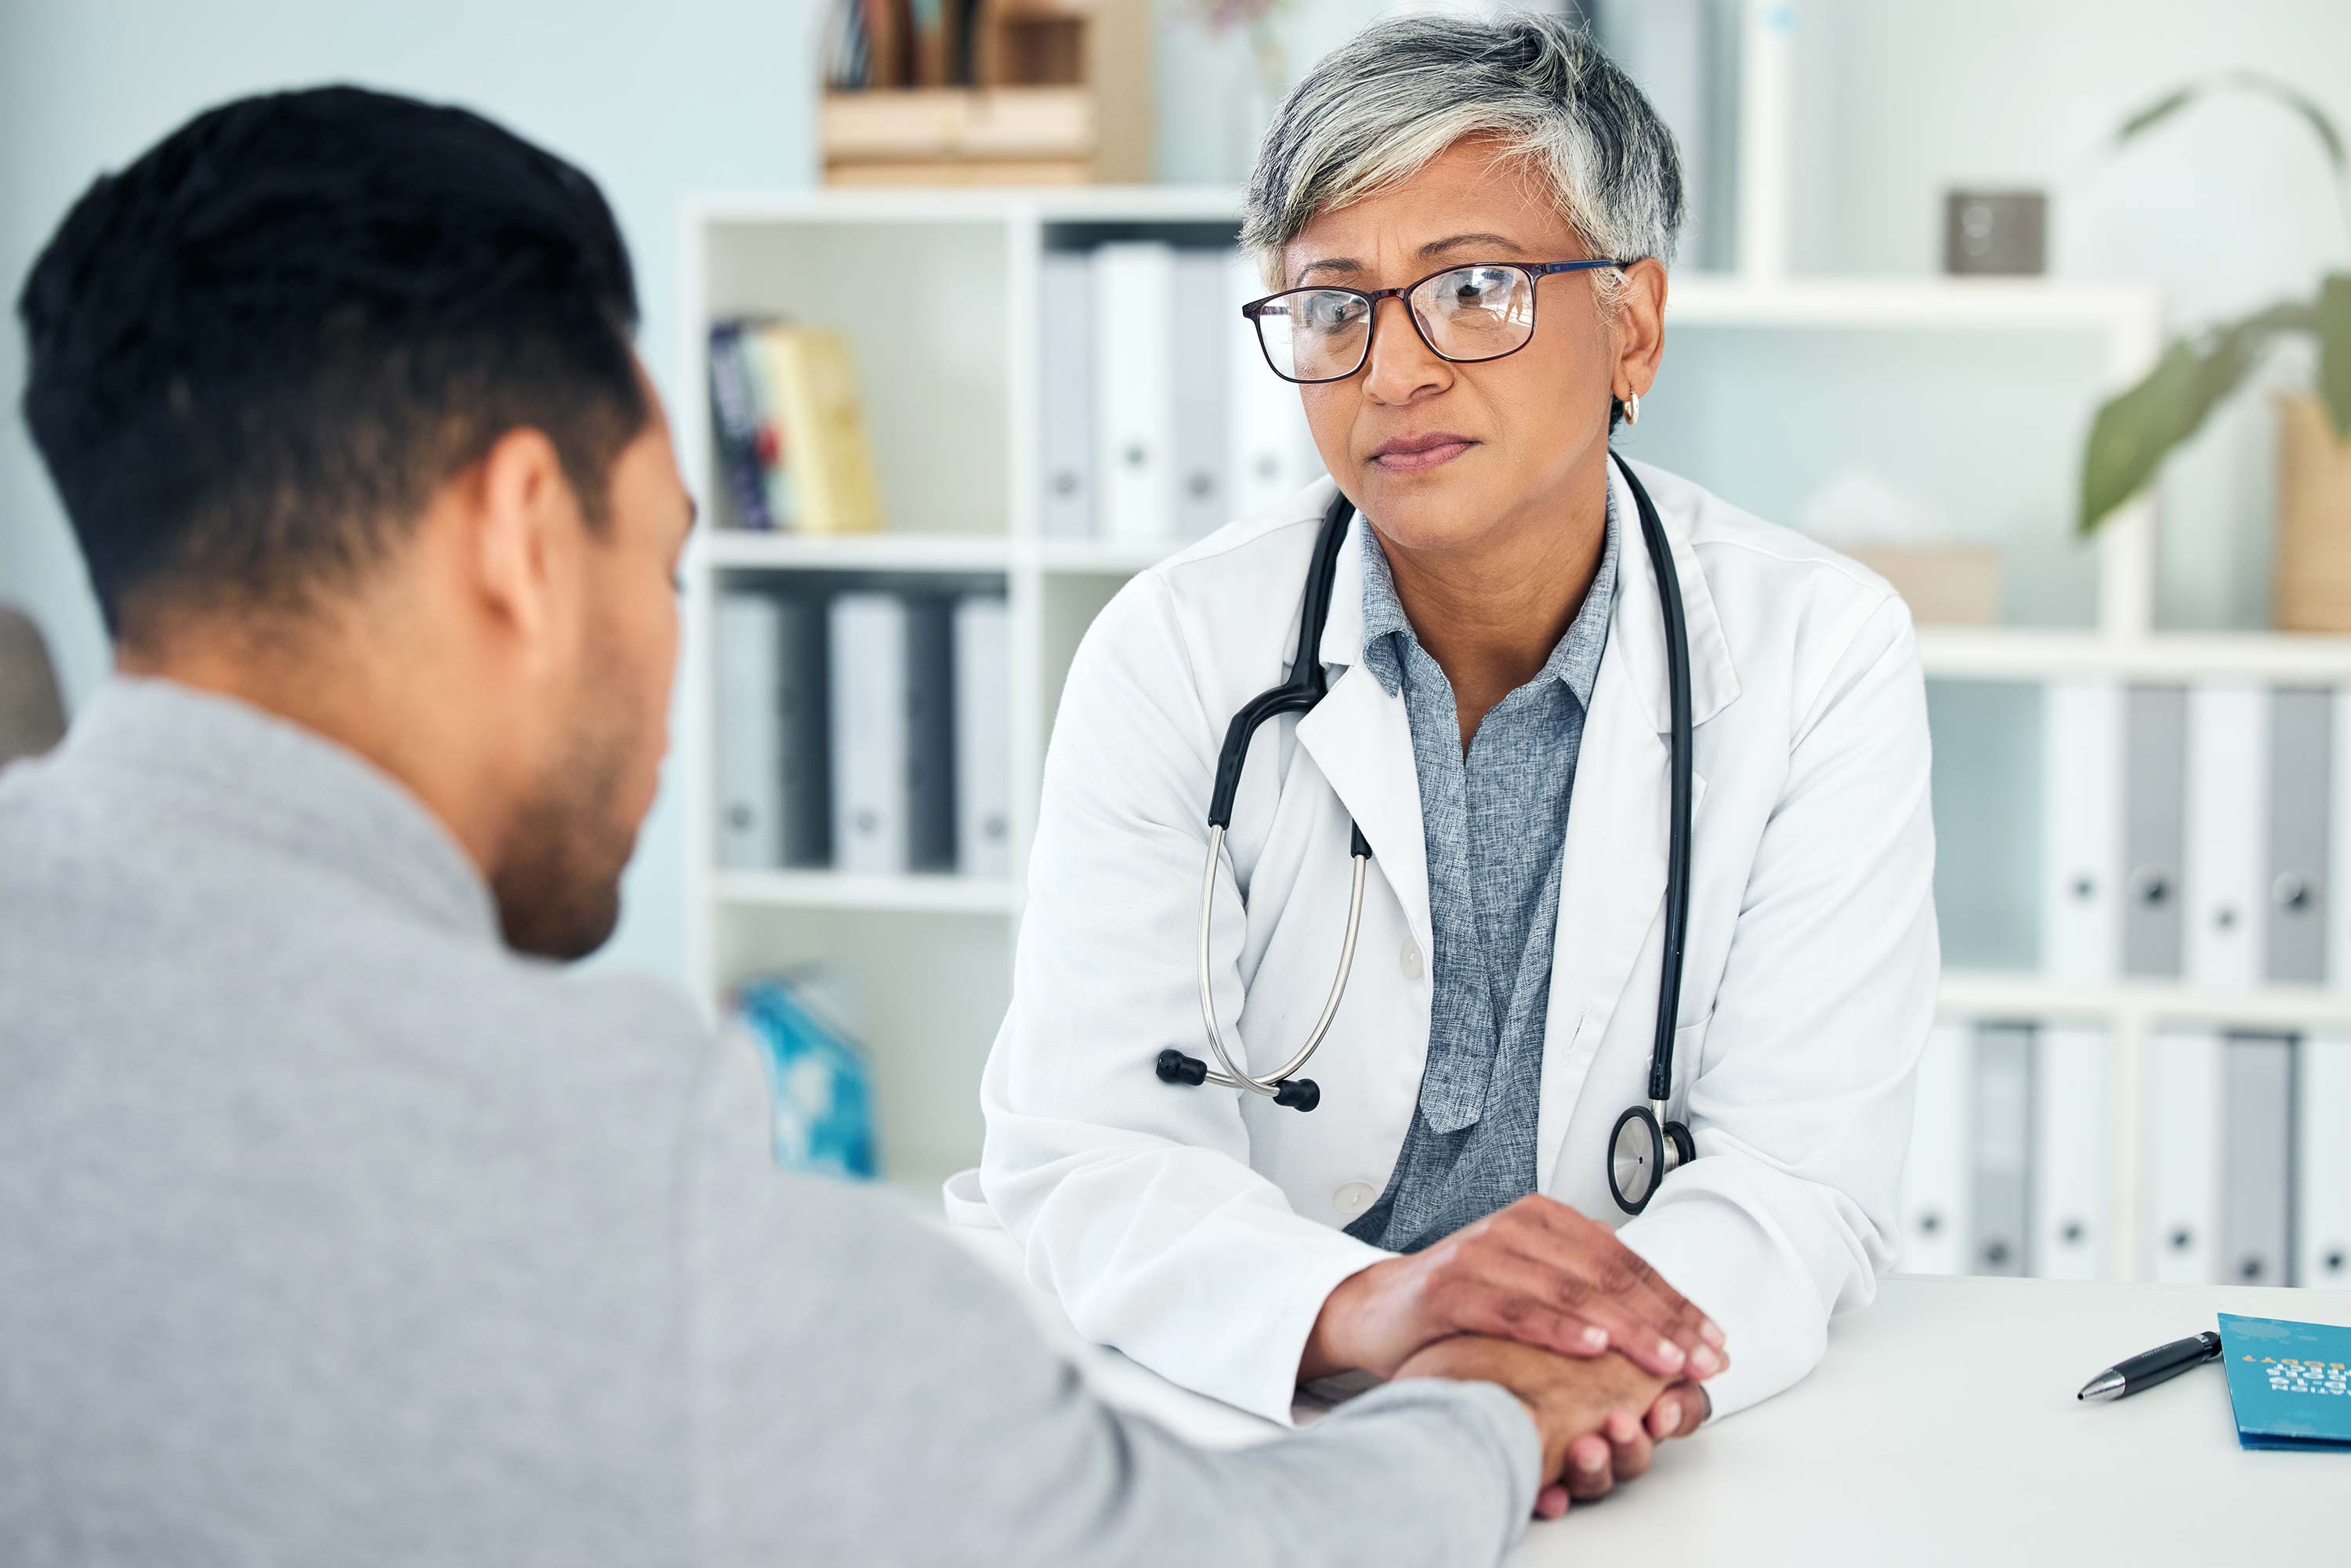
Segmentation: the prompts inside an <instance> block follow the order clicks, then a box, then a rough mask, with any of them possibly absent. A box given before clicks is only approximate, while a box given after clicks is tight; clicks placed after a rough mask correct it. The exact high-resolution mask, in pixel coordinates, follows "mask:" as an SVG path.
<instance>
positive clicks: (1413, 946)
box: [1396, 936, 1420, 980]
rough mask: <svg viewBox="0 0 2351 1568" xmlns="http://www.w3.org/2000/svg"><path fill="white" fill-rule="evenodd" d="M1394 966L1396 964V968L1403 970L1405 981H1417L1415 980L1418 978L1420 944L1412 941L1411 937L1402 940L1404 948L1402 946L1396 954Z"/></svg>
mask: <svg viewBox="0 0 2351 1568" xmlns="http://www.w3.org/2000/svg"><path fill="white" fill-rule="evenodd" d="M1396 964H1397V967H1400V968H1402V969H1403V970H1404V977H1405V979H1407V980H1417V979H1419V978H1420V944H1419V943H1417V942H1415V941H1414V940H1413V939H1412V938H1411V937H1409V936H1407V937H1405V940H1404V946H1403V948H1402V949H1401V950H1399V951H1398V952H1397V954H1396Z"/></svg>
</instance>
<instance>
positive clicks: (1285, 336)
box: [1241, 261, 1633, 386]
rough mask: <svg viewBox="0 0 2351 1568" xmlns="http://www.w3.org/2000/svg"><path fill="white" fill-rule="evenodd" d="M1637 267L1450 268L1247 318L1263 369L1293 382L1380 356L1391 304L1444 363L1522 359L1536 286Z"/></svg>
mask: <svg viewBox="0 0 2351 1568" xmlns="http://www.w3.org/2000/svg"><path fill="white" fill-rule="evenodd" d="M1632 265H1633V264H1632V263H1631V262H1629V261H1492V262H1479V263H1478V264H1477V265H1476V266H1474V267H1447V268H1446V269H1445V270H1444V271H1443V272H1432V273H1430V274H1429V275H1428V276H1427V277H1424V278H1422V279H1421V280H1420V281H1419V282H1417V283H1408V284H1406V285H1405V286H1404V287H1402V288H1379V289H1374V290H1373V291H1372V292H1370V293H1368V294H1366V293H1364V291H1363V290H1362V289H1359V288H1290V289H1285V290H1284V291H1282V292H1281V293H1280V294H1270V295H1268V296H1266V298H1263V299H1253V300H1251V301H1250V302H1249V303H1248V304H1247V305H1244V306H1242V307H1241V314H1242V315H1244V316H1246V317H1248V318H1249V320H1251V321H1252V322H1254V323H1256V325H1257V340H1258V346H1259V348H1261V349H1263V350H1265V362H1266V363H1267V364H1269V365H1271V366H1272V367H1273V373H1274V374H1275V375H1278V376H1280V378H1281V379H1282V380H1284V381H1286V382H1299V383H1300V384H1301V385H1306V386H1311V385H1313V384H1314V383H1316V382H1339V381H1344V380H1346V379H1347V378H1348V377H1349V376H1352V375H1353V374H1354V373H1355V372H1356V371H1360V370H1362V369H1363V368H1364V361H1365V360H1367V359H1369V358H1371V354H1372V327H1373V324H1374V321H1375V320H1376V319H1377V312H1378V309H1379V303H1380V301H1381V300H1383V299H1387V298H1398V299H1402V300H1403V301H1404V306H1405V311H1406V313H1407V314H1409V315H1410V316H1411V317H1412V329H1413V330H1414V331H1416V332H1417V333H1419V334H1420V340H1421V341H1422V342H1424V343H1426V344H1427V345H1428V351H1429V352H1430V353H1432V354H1435V355H1436V356H1437V358H1438V359H1441V360H1450V361H1453V362H1454V363H1455V364H1457V365H1468V364H1475V363H1477V362H1478V361H1481V360H1499V359H1500V358H1501V357H1502V356H1503V355H1505V354H1515V353H1517V352H1518V351H1519V350H1520V349H1523V348H1525V347H1526V346H1527V344H1528V343H1529V342H1530V341H1531V340H1532V339H1533V337H1534V335H1535V280H1536V279H1537V278H1541V277H1549V276H1550V275H1551V274H1552V273H1554V272H1592V271H1595V270H1597V269H1599V268H1602V267H1630V266H1632Z"/></svg>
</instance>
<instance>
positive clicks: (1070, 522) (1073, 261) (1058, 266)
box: [1037, 250, 1094, 538]
mask: <svg viewBox="0 0 2351 1568" xmlns="http://www.w3.org/2000/svg"><path fill="white" fill-rule="evenodd" d="M1093 276H1094V271H1093V257H1092V255H1090V254H1089V253H1087V252H1085V251H1081V250H1049V251H1047V252H1046V253H1045V258H1044V261H1043V262H1042V263H1041V264H1040V267H1039V268H1038V275H1037V417H1038V432H1037V436H1038V440H1037V448H1038V450H1037V457H1038V464H1037V515H1038V528H1039V530H1040V532H1042V533H1043V534H1044V535H1045V537H1046V538H1084V537H1085V536H1086V535H1088V534H1090V533H1092V531H1093V526H1094V523H1093V516H1094V362H1093V341H1092V340H1093V319H1094V295H1093Z"/></svg>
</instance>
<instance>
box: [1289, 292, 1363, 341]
mask: <svg viewBox="0 0 2351 1568" xmlns="http://www.w3.org/2000/svg"><path fill="white" fill-rule="evenodd" d="M1298 316H1299V319H1300V322H1301V325H1303V326H1305V327H1306V328H1308V329H1311V330H1312V331H1316V332H1343V331H1346V330H1348V329H1351V328H1353V326H1355V325H1356V324H1357V323H1358V322H1360V321H1361V320H1362V319H1364V300H1363V297H1362V296H1361V295H1357V294H1343V293H1340V292H1339V291H1338V290H1337V289H1327V290H1323V291H1322V292H1318V293H1314V294H1309V295H1307V296H1306V297H1305V298H1303V299H1301V300H1300V301H1299V303H1298Z"/></svg>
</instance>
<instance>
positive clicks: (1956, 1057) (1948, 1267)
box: [1899, 1019, 1975, 1274]
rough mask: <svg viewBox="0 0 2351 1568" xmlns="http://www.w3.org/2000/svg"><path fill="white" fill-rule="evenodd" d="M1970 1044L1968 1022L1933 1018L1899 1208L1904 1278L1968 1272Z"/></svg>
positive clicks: (1920, 1069) (1922, 1060)
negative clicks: (1918, 1275)
mask: <svg viewBox="0 0 2351 1568" xmlns="http://www.w3.org/2000/svg"><path fill="white" fill-rule="evenodd" d="M1974 1041H1975V1030H1973V1029H1972V1028H1971V1027H1970V1026H1969V1025H1968V1024H1965V1023H1960V1022H1954V1021H1951V1020H1949V1019H1938V1021H1937V1022H1936V1024H1935V1027H1934V1029H1933V1030H1931V1031H1929V1032H1928V1036H1927V1049H1926V1051H1925V1052H1924V1053H1923V1054H1921V1055H1920V1056H1919V1058H1918V1078H1917V1092H1916V1097H1915V1100H1914V1102H1913V1103H1914V1110H1913V1112H1912V1115H1911V1122H1910V1155H1909V1158H1908V1160H1907V1162H1906V1163H1905V1164H1904V1166H1903V1167H1902V1199H1901V1207H1900V1211H1899V1212H1900V1216H1901V1228H1902V1229H1901V1257H1900V1260H1899V1262H1900V1267H1901V1270H1902V1271H1903V1272H1904V1273H1906V1274H1964V1273H1966V1272H1967V1271H1968V1081H1969V1071H1968V1063H1969V1057H1970V1050H1971V1048H1972V1046H1973V1044H1974Z"/></svg>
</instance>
